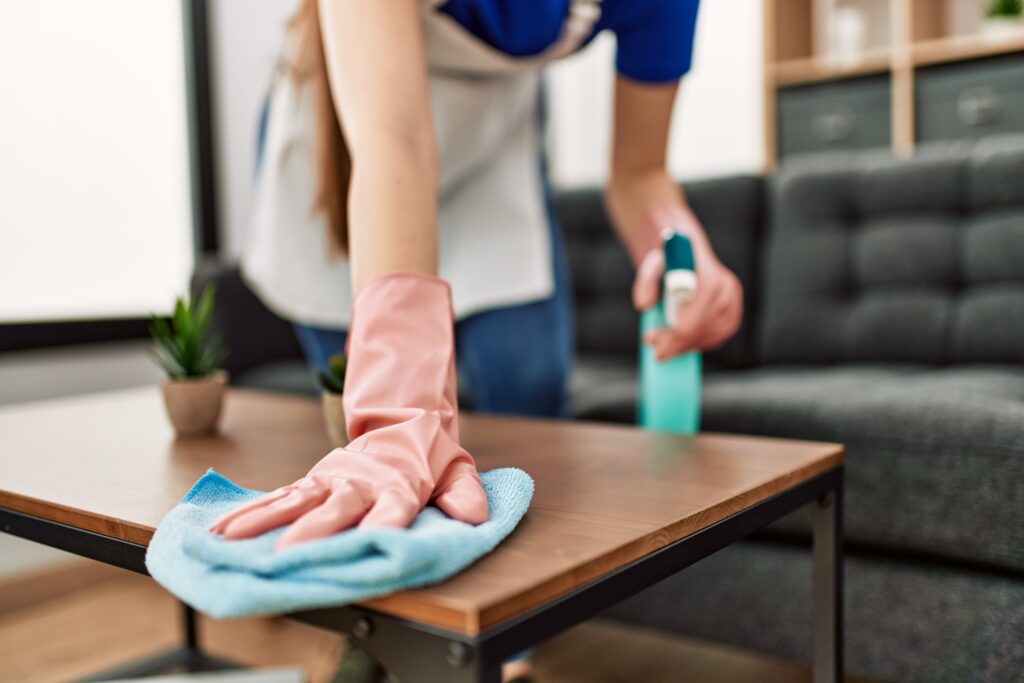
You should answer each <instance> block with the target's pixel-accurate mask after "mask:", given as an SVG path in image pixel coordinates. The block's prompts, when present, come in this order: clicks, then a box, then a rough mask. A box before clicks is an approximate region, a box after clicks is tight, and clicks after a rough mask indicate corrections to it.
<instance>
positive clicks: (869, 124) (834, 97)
mask: <svg viewBox="0 0 1024 683" xmlns="http://www.w3.org/2000/svg"><path fill="white" fill-rule="evenodd" d="M891 98H892V96H891V94H890V89H889V77H888V76H872V77H868V78H856V79H848V80H843V81H835V82H831V83H822V84H819V85H804V86H798V87H792V88H784V89H782V90H779V92H778V100H777V101H778V110H777V116H778V121H777V127H778V128H777V130H778V154H779V157H780V158H781V157H786V156H790V155H793V154H804V153H807V152H820V151H825V150H846V149H868V148H871V147H887V146H888V145H889V141H890V139H891V138H892V134H891V123H890V113H889V110H890V108H891V107H890V102H891Z"/></svg>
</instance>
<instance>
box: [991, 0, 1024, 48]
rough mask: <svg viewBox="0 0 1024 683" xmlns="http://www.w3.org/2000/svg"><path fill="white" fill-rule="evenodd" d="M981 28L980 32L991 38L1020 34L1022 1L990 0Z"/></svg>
mask: <svg viewBox="0 0 1024 683" xmlns="http://www.w3.org/2000/svg"><path fill="white" fill-rule="evenodd" d="M981 30H982V34H983V35H984V36H985V37H986V38H989V39H991V40H1003V39H1006V38H1012V37H1014V36H1019V35H1021V31H1024V2H1022V1H1021V0H990V2H989V3H988V9H987V10H986V11H985V21H984V22H983V23H982V27H981Z"/></svg>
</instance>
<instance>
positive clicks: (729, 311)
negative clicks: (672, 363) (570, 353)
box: [633, 206, 743, 360]
mask: <svg viewBox="0 0 1024 683" xmlns="http://www.w3.org/2000/svg"><path fill="white" fill-rule="evenodd" d="M647 221H648V222H649V223H650V225H649V226H647V227H646V229H645V230H643V232H648V233H650V232H652V231H657V232H660V230H664V229H665V228H672V229H675V230H678V231H679V232H681V233H682V234H684V235H686V236H687V237H689V238H690V241H691V243H692V244H693V258H694V265H695V267H696V272H697V292H696V294H694V295H693V296H692V297H691V298H689V299H687V300H686V301H684V302H682V303H681V304H679V308H678V309H677V311H676V316H675V324H674V325H673V326H672V327H662V328H658V329H656V330H651V331H650V332H648V333H647V334H645V335H644V338H643V342H644V343H645V344H649V345H651V346H652V347H653V348H654V355H655V357H656V358H657V359H658V360H665V359H667V358H671V357H672V356H676V355H679V354H681V353H687V352H688V351H694V350H701V351H709V350H711V349H715V348H718V347H719V346H721V345H722V344H724V343H725V342H726V341H728V340H729V338H730V337H732V336H733V335H734V334H736V331H737V330H738V329H739V327H740V322H741V321H742V319H743V288H742V286H741V285H740V281H739V279H738V278H737V277H736V275H735V274H733V272H732V271H731V270H729V269H728V268H726V267H725V266H724V265H723V264H722V262H721V261H719V260H718V256H716V255H715V252H714V251H713V250H712V249H711V245H710V243H709V242H708V240H707V237H706V236H705V235H704V231H703V230H702V229H701V227H700V224H699V223H698V222H697V219H696V217H695V216H694V215H693V214H692V213H691V212H690V211H689V210H686V209H683V208H681V207H678V206H668V207H662V208H658V209H654V210H652V211H650V212H649V214H648V217H647ZM664 272H665V258H664V254H663V252H662V249H661V248H660V247H657V248H654V249H651V250H650V251H648V252H647V254H646V255H645V256H644V257H643V259H642V260H641V261H640V265H639V266H638V267H637V271H636V277H635V278H634V280H633V305H634V306H635V307H636V309H637V310H639V311H643V310H645V309H648V308H650V307H651V306H654V305H655V304H656V303H657V302H658V299H659V297H660V296H661V279H662V275H663V274H664Z"/></svg>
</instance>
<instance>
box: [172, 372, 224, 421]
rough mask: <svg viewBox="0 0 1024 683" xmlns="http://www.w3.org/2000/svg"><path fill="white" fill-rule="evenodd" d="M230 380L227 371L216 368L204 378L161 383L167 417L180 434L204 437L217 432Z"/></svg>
mask: <svg viewBox="0 0 1024 683" xmlns="http://www.w3.org/2000/svg"><path fill="white" fill-rule="evenodd" d="M227 382H228V373H226V372H225V371H223V370H217V371H216V372H212V373H210V374H209V375H206V376H205V377H190V378H188V379H165V380H164V381H163V383H161V385H160V388H161V389H162V390H163V394H164V407H165V408H166V409H167V417H168V418H170V420H171V424H172V425H174V431H175V432H177V434H178V436H180V437H190V436H202V435H204V434H212V433H214V432H216V431H217V424H218V422H220V413H221V406H222V405H223V404H224V387H225V386H226V385H227Z"/></svg>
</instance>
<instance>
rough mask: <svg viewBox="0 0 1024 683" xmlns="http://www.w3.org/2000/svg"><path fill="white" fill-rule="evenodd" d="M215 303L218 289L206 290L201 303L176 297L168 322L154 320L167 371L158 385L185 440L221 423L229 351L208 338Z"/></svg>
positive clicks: (158, 350)
mask: <svg viewBox="0 0 1024 683" xmlns="http://www.w3.org/2000/svg"><path fill="white" fill-rule="evenodd" d="M213 300H214V288H213V287H210V286H207V287H206V288H204V289H203V292H202V294H200V296H199V301H198V303H197V302H193V301H191V300H189V299H186V298H184V297H178V298H176V299H175V301H174V311H173V313H172V314H171V317H170V320H165V319H164V318H162V317H159V316H156V315H153V316H151V317H150V323H149V333H150V335H151V336H152V337H153V340H154V341H155V342H156V348H155V350H154V355H155V357H156V361H157V363H158V364H159V365H160V367H161V368H163V370H164V372H166V373H167V379H166V380H164V381H163V382H162V383H161V385H160V388H161V389H162V391H163V395H164V407H165V408H166V409H167V416H168V417H169V418H170V420H171V424H172V425H174V430H175V431H176V432H177V434H178V436H182V437H188V436H198V435H201V434H209V433H211V432H214V431H216V429H217V423H218V422H219V420H220V413H221V405H222V404H223V402H224V387H225V385H226V384H227V373H226V372H225V371H224V370H222V369H221V367H220V365H221V363H222V362H224V358H225V356H226V355H227V352H226V349H225V347H224V344H223V342H222V341H221V338H220V336H219V335H210V334H209V327H210V320H211V316H212V314H213Z"/></svg>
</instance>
